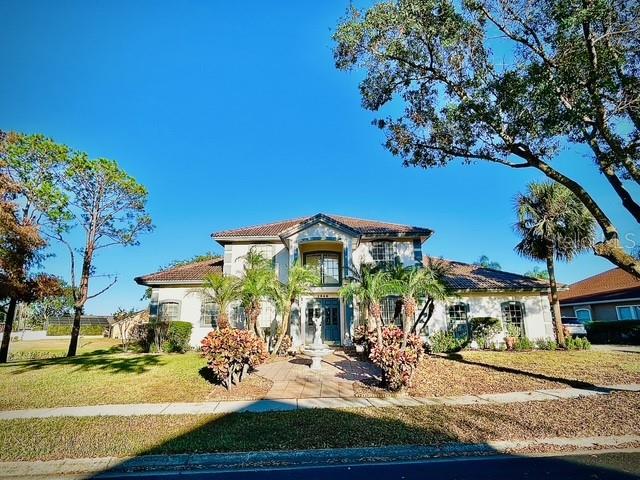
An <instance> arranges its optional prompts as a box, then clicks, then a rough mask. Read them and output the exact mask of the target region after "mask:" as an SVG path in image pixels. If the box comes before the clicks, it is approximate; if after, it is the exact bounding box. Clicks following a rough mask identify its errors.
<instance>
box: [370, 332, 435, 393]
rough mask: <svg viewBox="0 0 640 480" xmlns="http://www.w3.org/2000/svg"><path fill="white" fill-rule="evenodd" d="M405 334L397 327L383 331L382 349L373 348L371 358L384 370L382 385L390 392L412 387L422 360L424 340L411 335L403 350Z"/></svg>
mask: <svg viewBox="0 0 640 480" xmlns="http://www.w3.org/2000/svg"><path fill="white" fill-rule="evenodd" d="M403 336H404V333H403V331H402V330H401V329H400V328H398V327H396V326H393V325H392V326H388V327H384V328H383V329H382V347H380V346H378V345H377V343H376V344H373V345H372V346H371V354H370V355H369V358H370V359H371V361H372V362H373V363H374V364H376V365H377V366H378V367H380V369H381V370H382V383H383V385H384V386H385V387H386V388H388V389H389V390H392V391H396V390H400V389H401V388H403V387H405V386H410V385H411V379H412V378H413V374H414V373H415V371H416V368H417V367H418V363H419V362H420V359H421V358H422V355H423V352H424V349H423V345H422V339H421V338H420V337H419V336H418V335H413V334H410V335H409V336H408V337H407V345H406V346H405V348H404V349H403V348H402V339H403Z"/></svg>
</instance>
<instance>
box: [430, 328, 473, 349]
mask: <svg viewBox="0 0 640 480" xmlns="http://www.w3.org/2000/svg"><path fill="white" fill-rule="evenodd" d="M466 344H467V341H466V340H462V339H459V338H457V337H456V336H455V335H453V334H452V333H450V332H444V331H439V332H436V333H434V334H433V335H431V336H430V337H429V347H428V348H429V351H430V352H431V353H453V352H458V351H460V350H462V349H463V348H464V347H465V345H466Z"/></svg>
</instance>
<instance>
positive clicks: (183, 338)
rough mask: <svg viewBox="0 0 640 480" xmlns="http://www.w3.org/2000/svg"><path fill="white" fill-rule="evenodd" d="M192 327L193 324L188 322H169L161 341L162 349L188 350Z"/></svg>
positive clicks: (170, 351) (181, 351) (168, 350)
mask: <svg viewBox="0 0 640 480" xmlns="http://www.w3.org/2000/svg"><path fill="white" fill-rule="evenodd" d="M192 328H193V325H191V323H190V322H171V323H170V324H169V328H168V329H167V335H166V337H165V339H164V342H163V343H162V349H163V350H164V351H165V352H168V353H173V352H176V353H184V352H186V351H187V350H189V348H190V346H189V339H190V338H191V329H192Z"/></svg>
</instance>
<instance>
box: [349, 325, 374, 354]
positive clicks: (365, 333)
mask: <svg viewBox="0 0 640 480" xmlns="http://www.w3.org/2000/svg"><path fill="white" fill-rule="evenodd" d="M377 338H378V336H377V334H376V331H375V330H374V331H372V332H370V331H369V330H368V329H367V327H366V326H365V325H358V326H357V327H356V328H355V330H354V332H353V343H354V344H355V345H362V347H363V348H364V353H365V354H366V355H369V353H370V352H371V348H372V347H373V345H374V344H375V343H376V339H377Z"/></svg>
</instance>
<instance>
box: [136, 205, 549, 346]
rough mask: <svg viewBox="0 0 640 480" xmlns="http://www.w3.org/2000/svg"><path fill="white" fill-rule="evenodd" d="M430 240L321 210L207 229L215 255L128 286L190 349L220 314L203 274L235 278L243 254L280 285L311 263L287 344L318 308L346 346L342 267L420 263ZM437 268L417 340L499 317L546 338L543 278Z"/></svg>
mask: <svg viewBox="0 0 640 480" xmlns="http://www.w3.org/2000/svg"><path fill="white" fill-rule="evenodd" d="M432 234H433V231H432V230H430V229H428V228H423V227H415V226H410V225H399V224H394V223H386V222H379V221H371V220H362V219H357V218H351V217H344V216H338V215H326V214H322V213H320V214H317V215H313V216H309V217H303V218H296V219H292V220H285V221H280V222H275V223H269V224H265V225H256V226H251V227H244V228H238V229H234V230H226V231H221V232H217V233H213V234H212V235H211V236H212V238H213V240H214V241H216V242H218V243H219V244H220V245H221V246H222V247H223V248H224V255H223V256H222V257H218V258H214V259H211V260H206V261H202V262H196V263H192V264H189V265H184V266H180V267H175V268H171V269H168V270H164V271H160V272H156V273H151V274H148V275H144V276H140V277H137V278H136V279H135V281H136V282H137V283H138V284H140V285H144V286H148V287H151V289H152V294H151V302H150V306H149V311H150V315H152V316H159V317H160V318H162V319H164V320H182V321H187V322H191V323H192V324H193V326H194V328H193V333H192V337H191V343H192V345H193V346H198V345H199V344H200V341H201V339H202V338H204V336H205V335H206V334H207V333H208V332H209V331H211V330H212V328H214V326H215V322H216V318H217V314H218V312H217V311H216V307H215V305H214V304H213V303H211V302H210V301H208V300H207V299H206V296H203V295H202V294H201V293H200V292H199V289H201V287H202V282H203V279H204V277H205V275H207V274H209V273H216V274H221V275H236V276H241V274H242V268H243V257H244V255H246V253H247V252H248V251H249V249H251V248H255V249H257V250H258V251H260V252H261V253H262V254H263V255H264V256H266V257H267V258H270V259H272V261H273V265H274V268H275V270H276V272H277V275H278V277H279V279H280V281H282V282H286V281H287V277H288V271H289V266H290V265H292V264H293V263H294V262H296V261H301V262H302V263H304V264H307V265H309V264H313V265H317V266H318V267H319V271H320V274H321V278H322V283H321V285H319V286H317V287H316V288H314V289H313V295H310V296H309V297H306V298H303V299H302V300H301V301H300V302H299V305H297V306H295V308H294V311H293V314H292V322H291V328H290V332H289V333H290V335H291V336H292V338H293V344H294V346H296V347H300V346H302V345H304V344H305V343H306V342H309V341H310V340H311V338H312V336H313V328H314V327H313V323H312V321H311V318H312V316H313V313H314V309H315V313H316V315H317V314H318V310H319V311H320V313H321V315H322V317H323V331H322V336H323V339H324V341H325V342H326V343H329V344H334V345H350V344H351V343H352V338H353V332H354V329H355V327H356V326H357V325H358V324H359V322H361V321H362V320H361V318H362V317H361V315H360V312H359V311H358V307H357V305H356V304H354V303H353V302H346V301H344V300H342V299H340V297H339V294H338V291H339V289H340V287H341V285H342V284H343V282H344V280H345V279H346V278H348V277H349V275H350V271H351V270H350V268H357V267H358V266H359V265H361V264H362V263H379V262H390V261H393V260H394V259H395V258H398V257H399V258H400V260H401V261H402V263H403V264H404V265H406V266H412V265H416V264H418V265H421V264H423V262H425V261H426V260H427V257H425V256H424V255H423V245H424V244H425V242H426V241H427V240H428V239H429V238H430V237H431V235H432ZM445 262H446V263H447V264H448V267H449V269H448V273H447V275H446V277H445V279H444V280H445V282H446V283H447V284H448V285H449V287H450V288H451V289H452V292H453V294H452V296H451V298H449V299H448V300H447V301H445V302H439V303H437V304H436V307H435V309H434V312H433V316H432V318H431V320H430V322H429V323H428V326H427V329H428V331H427V332H423V334H425V335H429V334H431V333H433V332H435V331H438V330H447V329H459V328H460V327H461V326H462V327H464V325H466V322H467V320H468V319H470V318H473V317H494V318H498V319H501V320H502V322H503V325H506V324H507V323H513V324H516V325H518V326H519V327H521V329H522V331H523V334H524V335H526V336H527V337H528V338H530V339H538V338H552V337H553V325H552V320H551V310H550V307H549V300H548V294H547V285H546V284H545V283H544V282H541V281H539V280H535V279H532V278H528V277H524V276H522V275H517V274H514V273H508V272H503V271H498V270H492V269H488V268H482V267H479V266H476V265H470V264H465V263H460V262H455V261H449V260H446V261H445ZM395 302H396V299H394V298H389V299H387V301H385V302H384V317H385V320H391V318H392V317H393V314H394V307H395ZM229 314H230V319H231V323H232V325H233V326H235V327H238V328H242V327H245V326H246V319H245V316H244V312H243V310H242V308H241V307H240V305H236V306H232V308H231V311H230V312H229ZM275 321H277V317H276V311H275V308H274V307H273V306H272V305H271V304H269V302H267V301H265V302H264V304H263V308H262V313H261V316H260V324H261V326H263V327H265V328H269V327H271V326H273V325H274V324H275V323H274V322H275Z"/></svg>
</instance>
